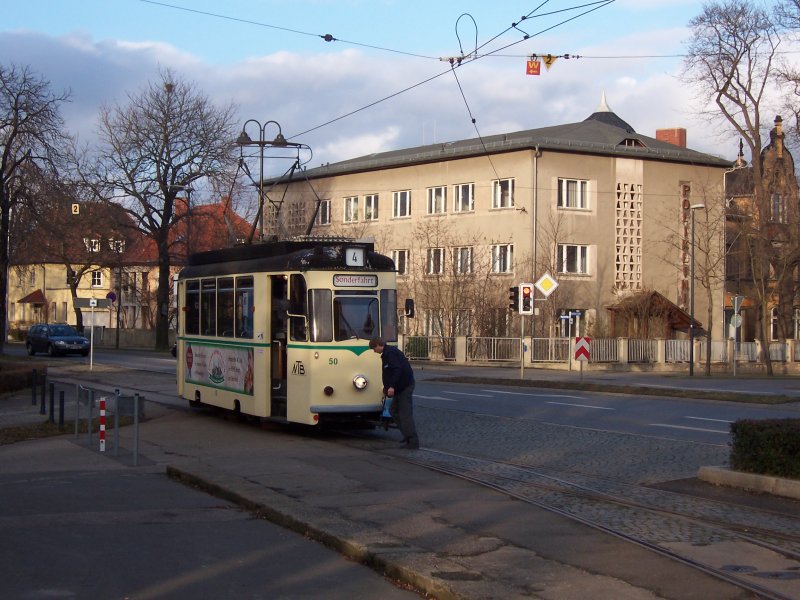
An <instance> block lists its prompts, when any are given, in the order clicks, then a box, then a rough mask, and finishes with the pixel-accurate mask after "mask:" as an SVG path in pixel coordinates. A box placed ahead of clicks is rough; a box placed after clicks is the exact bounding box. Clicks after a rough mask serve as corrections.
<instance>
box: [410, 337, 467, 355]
mask: <svg viewBox="0 0 800 600" xmlns="http://www.w3.org/2000/svg"><path fill="white" fill-rule="evenodd" d="M403 352H404V353H405V355H406V356H407V357H408V358H413V359H415V360H447V361H451V360H455V359H456V338H454V337H444V336H425V335H410V336H408V337H406V340H405V348H404V349H403Z"/></svg>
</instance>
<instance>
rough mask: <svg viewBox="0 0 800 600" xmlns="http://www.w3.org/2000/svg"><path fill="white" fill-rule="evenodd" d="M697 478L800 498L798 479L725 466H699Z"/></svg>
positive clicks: (785, 496)
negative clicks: (759, 473) (746, 471)
mask: <svg viewBox="0 0 800 600" xmlns="http://www.w3.org/2000/svg"><path fill="white" fill-rule="evenodd" d="M697 478H698V479H701V480H702V481H705V482H707V483H711V484H713V485H723V486H727V487H735V488H740V489H743V490H747V491H750V492H761V493H765V494H773V495H775V496H782V497H784V498H792V499H794V500H800V480H798V479H786V478H783V477H775V476H774V475H758V474H756V473H744V472H742V471H732V470H731V469H728V468H725V467H700V470H699V471H698V472H697Z"/></svg>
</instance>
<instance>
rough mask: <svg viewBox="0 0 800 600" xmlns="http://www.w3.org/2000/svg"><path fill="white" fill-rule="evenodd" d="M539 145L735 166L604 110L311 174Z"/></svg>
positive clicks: (351, 162)
mask: <svg viewBox="0 0 800 600" xmlns="http://www.w3.org/2000/svg"><path fill="white" fill-rule="evenodd" d="M536 147H538V148H539V149H540V150H549V151H554V152H570V153H578V154H594V155H607V156H620V157H630V158H640V159H647V160H657V161H667V162H678V163H689V164H696V165H702V166H718V167H725V168H727V167H730V166H731V164H732V162H731V161H730V160H726V159H724V158H720V157H718V156H712V155H710V154H704V153H702V152H697V151H695V150H690V149H688V148H681V147H679V146H675V145H673V144H670V143H668V142H662V141H659V140H657V139H655V138H651V137H647V136H644V135H640V134H638V133H636V132H635V131H634V130H633V129H632V128H631V127H630V125H628V124H627V123H625V121H623V120H622V119H620V118H619V117H617V115H616V114H615V113H613V112H610V111H599V112H595V113H594V114H592V115H591V116H590V117H589V118H587V119H586V120H585V121H582V122H580V123H569V124H567V125H555V126H552V127H542V128H539V129H528V130H525V131H517V132H514V133H504V134H500V135H491V136H487V137H484V138H483V143H481V140H480V139H479V138H473V139H467V140H459V141H456V142H446V143H442V144H429V145H426V146H417V147H415V148H404V149H402V150H392V151H389V152H379V153H375V154H369V155H367V156H359V157H358V158H352V159H349V160H343V161H341V162H337V163H328V164H326V165H322V166H320V167H315V168H312V169H308V170H307V171H306V175H307V176H308V177H309V178H317V177H327V176H330V175H341V174H345V173H355V172H362V171H371V170H378V169H388V168H393V167H402V166H408V165H413V164H421V163H430V162H440V161H445V160H453V159H459V158H467V157H472V156H480V155H483V154H485V153H489V154H499V153H503V152H514V151H519V150H526V149H534V148H536ZM301 177H302V174H296V175H295V177H294V178H295V179H298V178H301Z"/></svg>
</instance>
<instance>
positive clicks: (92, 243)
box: [83, 238, 100, 252]
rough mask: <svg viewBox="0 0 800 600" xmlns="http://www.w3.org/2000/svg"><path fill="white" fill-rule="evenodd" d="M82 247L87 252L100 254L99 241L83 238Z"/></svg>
mask: <svg viewBox="0 0 800 600" xmlns="http://www.w3.org/2000/svg"><path fill="white" fill-rule="evenodd" d="M83 245H84V246H86V251H87V252H100V240H93V239H90V238H83Z"/></svg>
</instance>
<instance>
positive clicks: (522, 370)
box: [519, 315, 525, 379]
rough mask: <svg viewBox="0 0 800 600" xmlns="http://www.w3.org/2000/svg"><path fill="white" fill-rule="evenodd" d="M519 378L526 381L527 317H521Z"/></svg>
mask: <svg viewBox="0 0 800 600" xmlns="http://www.w3.org/2000/svg"><path fill="white" fill-rule="evenodd" d="M519 378H520V379H525V315H520V316H519Z"/></svg>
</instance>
